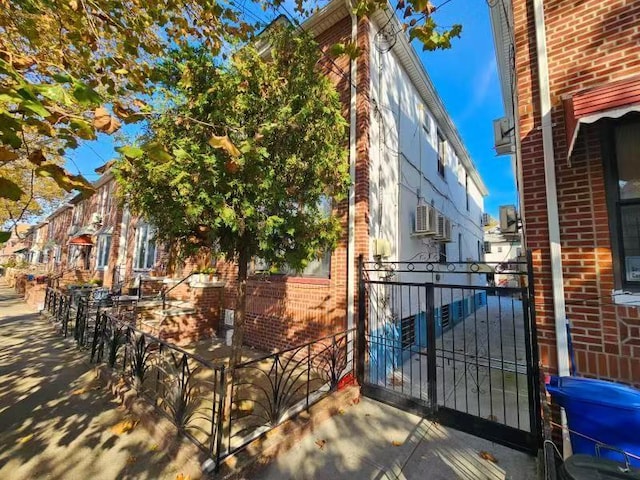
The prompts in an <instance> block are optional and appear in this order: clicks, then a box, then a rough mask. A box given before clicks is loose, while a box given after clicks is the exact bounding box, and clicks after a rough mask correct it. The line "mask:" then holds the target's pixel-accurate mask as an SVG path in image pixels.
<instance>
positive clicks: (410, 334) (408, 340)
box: [400, 315, 416, 350]
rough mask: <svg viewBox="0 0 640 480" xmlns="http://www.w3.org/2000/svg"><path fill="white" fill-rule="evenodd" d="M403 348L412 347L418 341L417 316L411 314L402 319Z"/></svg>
mask: <svg viewBox="0 0 640 480" xmlns="http://www.w3.org/2000/svg"><path fill="white" fill-rule="evenodd" d="M400 333H401V336H402V349H403V350H406V349H408V348H411V347H412V346H413V345H415V343H416V316H415V315H411V316H409V317H405V318H403V319H402V320H400Z"/></svg>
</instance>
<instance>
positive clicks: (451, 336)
mask: <svg viewBox="0 0 640 480" xmlns="http://www.w3.org/2000/svg"><path fill="white" fill-rule="evenodd" d="M528 267H529V265H528V262H510V263H509V264H508V265H506V264H504V263H496V264H490V263H486V262H484V263H483V262H442V263H440V262H424V261H414V262H370V263H368V262H363V261H361V268H360V287H359V292H360V296H359V300H360V307H359V314H360V317H359V323H358V326H359V334H358V341H359V345H360V346H362V348H359V349H358V354H359V362H358V365H362V368H361V369H360V371H359V375H358V377H359V380H360V381H361V383H362V384H363V391H364V392H365V394H369V395H371V396H373V397H376V398H378V399H381V400H384V401H388V402H390V403H394V404H396V405H398V406H401V407H405V408H408V409H411V410H416V411H419V412H420V413H423V414H425V415H427V416H432V417H433V418H436V419H437V420H438V421H440V422H442V423H445V424H448V425H451V426H453V427H455V428H458V429H461V430H466V431H469V432H470V433H473V434H476V435H478V436H482V437H486V438H489V439H491V440H493V441H497V442H500V443H503V444H506V445H508V446H511V447H516V448H520V449H523V450H527V451H534V450H535V449H536V448H537V447H538V445H539V438H540V435H539V432H540V424H539V408H538V405H539V399H538V392H539V388H538V378H539V377H538V365H537V345H536V343H535V338H536V337H535V319H534V315H535V310H534V309H533V305H532V302H533V291H532V281H531V278H530V268H528ZM496 278H498V279H499V281H501V282H503V283H502V285H505V286H498V282H496V281H495V279H496Z"/></svg>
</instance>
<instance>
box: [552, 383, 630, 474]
mask: <svg viewBox="0 0 640 480" xmlns="http://www.w3.org/2000/svg"><path fill="white" fill-rule="evenodd" d="M547 390H548V391H549V393H550V394H551V397H552V398H553V400H554V401H555V403H557V404H558V405H560V406H561V407H563V408H564V409H565V412H566V414H567V423H568V427H569V429H570V430H572V431H574V432H578V433H581V434H582V435H586V436H588V437H590V438H592V439H594V440H597V441H598V442H600V443H602V444H604V445H606V446H608V447H613V448H616V449H619V450H623V451H625V452H628V453H631V454H632V455H636V456H638V457H640V390H636V389H634V388H631V387H627V386H625V385H620V384H618V383H613V382H607V381H603V380H593V379H590V378H580V377H555V376H552V377H551V379H550V382H549V383H548V384H547ZM571 447H572V449H573V453H574V454H576V453H584V454H587V455H597V454H598V451H597V449H596V442H594V441H593V440H590V439H588V438H585V437H582V436H580V435H576V434H575V433H571ZM599 450H600V452H599V453H600V456H602V457H606V458H609V459H611V460H616V461H619V462H620V461H623V458H624V457H623V455H622V454H621V453H620V452H616V451H614V450H611V449H608V448H600V449H599ZM629 460H630V462H631V464H632V465H634V466H637V467H640V460H639V459H637V458H633V457H629Z"/></svg>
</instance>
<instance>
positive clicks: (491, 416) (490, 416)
mask: <svg viewBox="0 0 640 480" xmlns="http://www.w3.org/2000/svg"><path fill="white" fill-rule="evenodd" d="M487 420H491V421H492V422H497V421H498V417H496V416H495V415H489V416H488V417H487Z"/></svg>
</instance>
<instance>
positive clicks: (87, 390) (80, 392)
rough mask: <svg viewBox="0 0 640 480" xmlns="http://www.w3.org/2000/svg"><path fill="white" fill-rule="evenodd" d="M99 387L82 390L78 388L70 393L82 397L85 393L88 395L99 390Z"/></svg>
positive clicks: (86, 387) (83, 388)
mask: <svg viewBox="0 0 640 480" xmlns="http://www.w3.org/2000/svg"><path fill="white" fill-rule="evenodd" d="M100 388H101V387H100V386H96V387H88V386H85V387H82V388H78V389H76V390H74V391H73V392H71V395H83V394H85V393H89V392H91V391H95V390H100Z"/></svg>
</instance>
